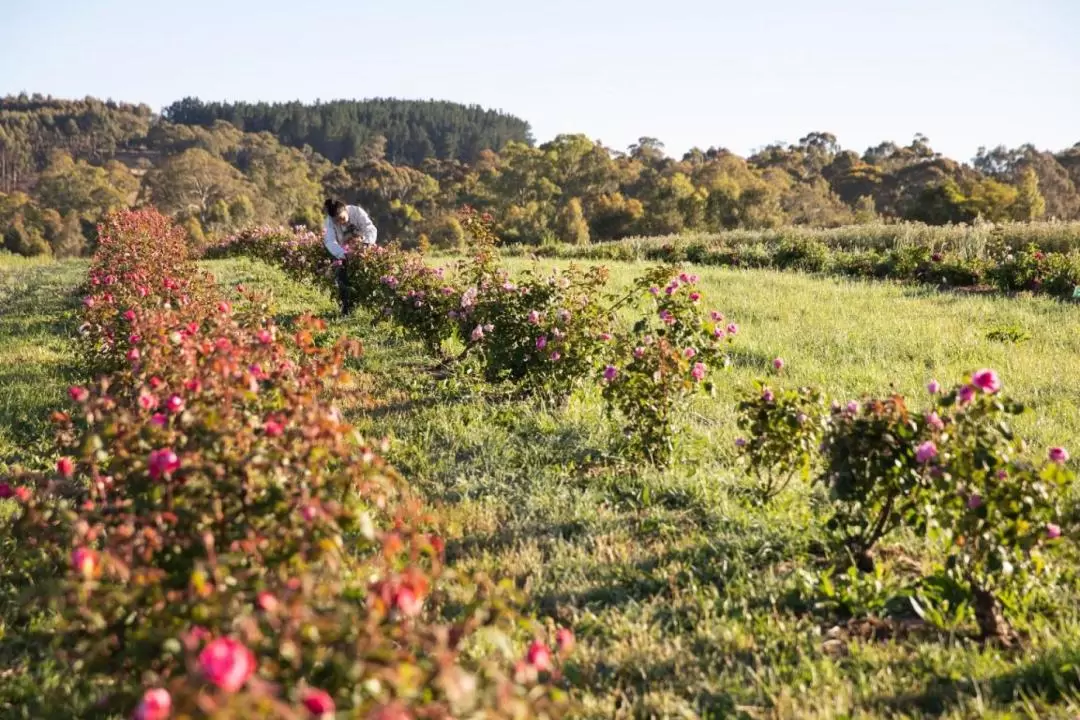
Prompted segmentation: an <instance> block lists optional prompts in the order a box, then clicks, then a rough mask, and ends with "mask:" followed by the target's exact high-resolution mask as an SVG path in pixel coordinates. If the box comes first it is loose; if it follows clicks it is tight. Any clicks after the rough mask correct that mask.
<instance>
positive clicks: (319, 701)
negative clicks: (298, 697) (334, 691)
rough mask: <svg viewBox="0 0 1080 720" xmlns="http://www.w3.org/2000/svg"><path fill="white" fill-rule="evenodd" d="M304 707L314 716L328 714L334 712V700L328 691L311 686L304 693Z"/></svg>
mask: <svg viewBox="0 0 1080 720" xmlns="http://www.w3.org/2000/svg"><path fill="white" fill-rule="evenodd" d="M302 702H303V705H304V708H305V709H306V710H307V711H308V712H309V713H311V714H312V715H314V716H315V717H322V716H324V715H330V714H331V713H333V712H334V700H333V698H331V697H330V693H328V692H326V691H325V690H319V689H318V688H311V689H310V690H308V691H306V692H305V693H304V697H303V700H302Z"/></svg>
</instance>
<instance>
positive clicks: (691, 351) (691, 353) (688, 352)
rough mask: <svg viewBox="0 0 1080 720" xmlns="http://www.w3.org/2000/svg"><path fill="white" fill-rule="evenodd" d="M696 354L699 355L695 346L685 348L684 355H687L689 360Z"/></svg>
mask: <svg viewBox="0 0 1080 720" xmlns="http://www.w3.org/2000/svg"><path fill="white" fill-rule="evenodd" d="M695 355H697V349H695V348H692V347H688V348H686V349H685V350H683V357H685V358H686V359H687V360H691V359H693V357H694V356H695Z"/></svg>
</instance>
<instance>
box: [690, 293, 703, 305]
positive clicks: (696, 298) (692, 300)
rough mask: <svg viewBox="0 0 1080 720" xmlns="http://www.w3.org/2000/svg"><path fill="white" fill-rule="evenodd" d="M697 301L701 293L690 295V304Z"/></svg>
mask: <svg viewBox="0 0 1080 720" xmlns="http://www.w3.org/2000/svg"><path fill="white" fill-rule="evenodd" d="M699 300H701V293H699V292H692V293H690V302H692V303H696V302H698V301H699Z"/></svg>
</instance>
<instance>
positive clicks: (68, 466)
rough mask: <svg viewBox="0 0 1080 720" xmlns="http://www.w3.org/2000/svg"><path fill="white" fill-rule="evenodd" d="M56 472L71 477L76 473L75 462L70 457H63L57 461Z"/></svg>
mask: <svg viewBox="0 0 1080 720" xmlns="http://www.w3.org/2000/svg"><path fill="white" fill-rule="evenodd" d="M56 472H58V473H60V474H61V475H62V476H64V477H66V478H69V477H71V476H72V475H74V474H75V463H74V462H72V460H71V458H69V457H62V458H60V459H59V460H57V461H56Z"/></svg>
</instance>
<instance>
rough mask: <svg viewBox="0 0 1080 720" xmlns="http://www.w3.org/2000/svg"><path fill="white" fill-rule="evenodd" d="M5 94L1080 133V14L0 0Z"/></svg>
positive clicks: (424, 0)
mask: <svg viewBox="0 0 1080 720" xmlns="http://www.w3.org/2000/svg"><path fill="white" fill-rule="evenodd" d="M0 19H2V22H3V26H4V32H3V34H2V37H3V40H2V41H0V94H6V93H17V92H19V91H22V90H26V91H28V92H42V93H48V94H52V95H54V96H59V97H83V96H85V95H94V96H97V97H112V98H113V99H117V100H126V101H134V102H146V103H148V104H149V105H150V106H152V107H153V108H154V109H155V110H159V109H160V108H161V107H162V106H163V105H166V104H168V103H169V102H171V101H173V100H176V99H179V98H181V97H183V96H185V95H196V96H199V97H201V98H203V99H207V100H225V99H227V100H293V99H300V100H305V101H311V100H314V99H316V98H322V99H323V100H328V99H333V98H340V97H349V98H363V97H373V96H394V97H408V98H439V99H447V100H455V101H460V102H470V103H472V102H475V103H479V104H481V105H484V106H488V107H494V108H501V109H503V110H506V111H508V112H512V113H514V114H516V115H519V116H521V117H523V118H524V119H526V120H528V121H529V122H530V123H531V124H532V127H533V132H534V135H535V136H536V138H537V139H538V140H539V141H544V140H547V139H550V138H551V137H553V136H554V135H556V134H558V133H561V132H583V133H585V134H587V135H589V136H590V137H592V138H597V139H600V140H602V141H603V142H604V143H606V144H607V145H609V146H613V147H617V148H620V149H621V148H625V147H626V146H627V145H629V144H630V143H632V142H634V141H635V140H636V139H637V138H638V137H639V136H642V135H649V136H653V137H658V138H660V139H661V140H662V141H664V142H665V144H666V145H667V148H668V151H669V152H670V153H671V154H676V155H677V154H681V153H682V152H684V151H685V150H687V149H688V148H690V147H691V146H694V145H697V146H700V147H702V148H706V147H709V146H710V145H719V146H725V147H728V148H730V149H732V150H734V151H736V152H740V153H746V152H748V151H751V150H752V149H754V148H758V147H761V146H763V145H765V144H768V143H770V142H773V141H780V140H783V141H789V142H790V141H795V140H797V139H798V138H799V137H800V136H802V135H804V134H806V133H807V132H809V131H812V130H828V131H831V132H833V133H835V134H836V135H837V136H838V138H839V140H840V142H841V144H842V145H844V146H845V147H848V148H852V149H855V150H859V151H862V150H864V149H865V148H866V147H867V146H869V145H872V144H877V143H878V142H880V141H882V140H893V141H896V142H898V143H906V142H907V141H909V140H910V139H911V137H912V135H914V134H915V133H916V132H921V133H923V134H925V135H927V136H928V137H929V138H930V141H931V144H932V145H933V146H934V148H935V149H937V150H939V151H941V152H944V153H945V154H947V155H950V156H952V157H956V158H958V159H962V160H967V159H970V158H971V156H972V155H973V154H974V152H975V150H976V148H977V147H978V146H979V145H996V144H998V143H1005V144H1007V145H1018V144H1021V143H1023V142H1033V143H1035V144H1036V145H1037V146H1039V147H1042V148H1048V149H1055V150H1057V149H1061V148H1064V147H1069V146H1071V145H1073V144H1074V143H1076V142H1078V141H1080V43H1077V42H1076V33H1077V30H1078V28H1080V0H937V1H936V2H935V1H931V0H821V1H819V2H815V1H813V0H743V1H741V2H731V1H729V0H660V1H657V2H645V1H643V0H546V1H545V2H530V3H524V2H514V1H513V0H472V1H469V2H467V1H464V0H460V1H455V0H442V1H441V2H439V1H437V0H415V1H414V2H412V3H405V2H400V0H399V1H398V2H393V3H391V2H371V1H370V0H364V1H361V2H356V1H351V2H350V1H349V0H343V1H342V2H340V3H334V2H325V1H323V2H311V3H308V2H304V3H303V4H302V5H301V3H300V2H286V1H284V0H260V1H256V0H172V1H169V2H162V1H160V0H142V1H141V2H139V1H136V0H51V1H50V2H45V1H43V0H0Z"/></svg>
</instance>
